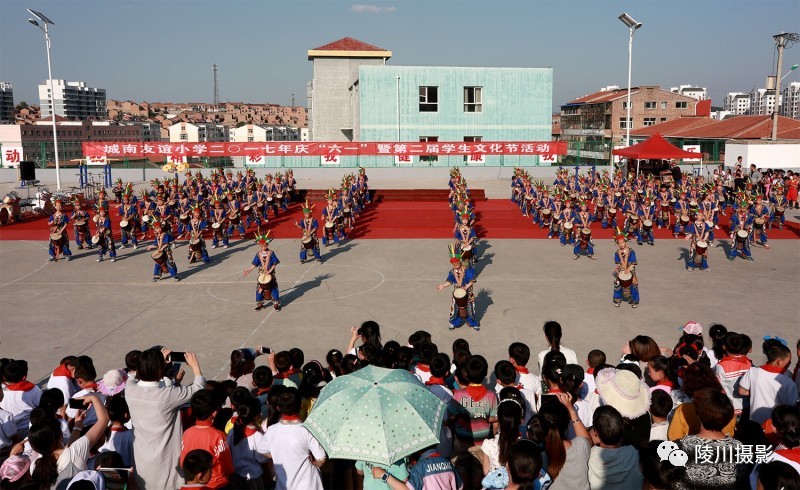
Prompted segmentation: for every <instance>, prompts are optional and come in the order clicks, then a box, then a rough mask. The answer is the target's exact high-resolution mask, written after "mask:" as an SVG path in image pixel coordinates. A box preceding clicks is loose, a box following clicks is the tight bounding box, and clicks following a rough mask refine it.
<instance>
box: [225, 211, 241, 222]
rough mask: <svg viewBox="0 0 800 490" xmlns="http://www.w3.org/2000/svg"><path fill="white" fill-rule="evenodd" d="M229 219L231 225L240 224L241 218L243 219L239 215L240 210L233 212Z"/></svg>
mask: <svg viewBox="0 0 800 490" xmlns="http://www.w3.org/2000/svg"><path fill="white" fill-rule="evenodd" d="M228 219H229V220H231V225H238V224H239V220H240V219H241V217H240V216H239V211H235V212H233V213H231V215H230V216H228Z"/></svg>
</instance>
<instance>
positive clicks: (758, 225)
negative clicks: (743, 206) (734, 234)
mask: <svg viewBox="0 0 800 490" xmlns="http://www.w3.org/2000/svg"><path fill="white" fill-rule="evenodd" d="M753 227H754V228H755V229H756V230H761V229H763V228H764V218H756V219H754V220H753Z"/></svg>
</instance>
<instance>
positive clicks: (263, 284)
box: [244, 230, 281, 311]
mask: <svg viewBox="0 0 800 490" xmlns="http://www.w3.org/2000/svg"><path fill="white" fill-rule="evenodd" d="M269 235H270V232H269V231H267V233H266V234H264V235H262V234H261V230H259V231H257V232H256V243H257V244H258V245H259V247H260V250H259V251H258V253H256V256H255V257H253V262H252V263H251V264H250V267H249V268H247V269H245V270H244V275H245V276H247V275H248V274H250V272H251V271H252V270H253V269H256V268H257V269H258V282H257V284H256V307H255V311H258V310H260V309H261V308H263V307H264V306H265V300H266V298H265V296H266V295H269V296H270V297H271V298H272V306H273V307H274V308H275V311H280V310H281V299H280V295H279V290H278V279H277V277H276V275H275V268H276V267H278V264H280V263H281V261H280V260H278V256H277V255H275V252H273V251H272V250H270V249H269V242H271V241H272V237H270V236H269Z"/></svg>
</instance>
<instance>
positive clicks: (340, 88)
mask: <svg viewBox="0 0 800 490" xmlns="http://www.w3.org/2000/svg"><path fill="white" fill-rule="evenodd" d="M383 63H384V61H383V58H314V80H313V82H312V92H311V110H312V111H313V112H311V114H312V120H311V123H310V124H311V138H312V140H313V141H350V139H349V138H348V137H347V136H346V135H345V133H343V132H342V130H341V128H352V127H353V124H354V123H353V115H352V108H351V100H350V97H351V95H350V85H351V81H352V75H353V73H357V72H358V67H359V66H360V65H383Z"/></svg>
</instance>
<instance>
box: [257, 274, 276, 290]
mask: <svg viewBox="0 0 800 490" xmlns="http://www.w3.org/2000/svg"><path fill="white" fill-rule="evenodd" d="M274 283H275V276H273V275H272V274H259V275H258V287H259V288H261V290H262V291H270V290H271V289H273V288H274V287H275V284H274Z"/></svg>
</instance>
